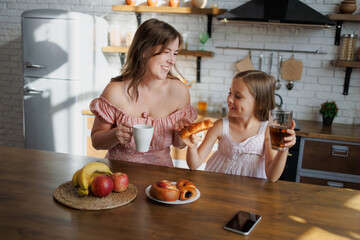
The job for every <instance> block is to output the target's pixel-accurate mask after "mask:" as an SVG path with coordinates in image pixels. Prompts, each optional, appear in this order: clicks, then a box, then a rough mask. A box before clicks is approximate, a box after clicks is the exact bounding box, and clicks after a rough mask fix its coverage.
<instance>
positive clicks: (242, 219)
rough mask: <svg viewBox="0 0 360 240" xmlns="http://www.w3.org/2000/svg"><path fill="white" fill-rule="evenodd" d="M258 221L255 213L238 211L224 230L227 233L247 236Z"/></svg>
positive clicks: (259, 217) (258, 217) (258, 218)
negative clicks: (227, 231) (231, 232)
mask: <svg viewBox="0 0 360 240" xmlns="http://www.w3.org/2000/svg"><path fill="white" fill-rule="evenodd" d="M260 219H261V216H259V215H257V214H255V213H249V212H244V211H239V212H238V213H237V214H235V216H234V217H233V218H231V220H230V221H229V222H228V223H227V224H226V225H225V226H224V228H225V229H226V230H229V231H233V232H237V233H240V234H244V235H248V234H249V233H250V232H251V230H252V229H253V228H254V226H255V225H256V224H257V223H258V222H259V221H260Z"/></svg>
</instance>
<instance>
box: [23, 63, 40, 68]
mask: <svg viewBox="0 0 360 240" xmlns="http://www.w3.org/2000/svg"><path fill="white" fill-rule="evenodd" d="M24 67H25V68H44V66H42V65H38V64H31V63H29V62H26V63H25V64H24Z"/></svg>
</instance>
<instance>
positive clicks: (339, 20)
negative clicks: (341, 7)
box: [328, 14, 360, 45]
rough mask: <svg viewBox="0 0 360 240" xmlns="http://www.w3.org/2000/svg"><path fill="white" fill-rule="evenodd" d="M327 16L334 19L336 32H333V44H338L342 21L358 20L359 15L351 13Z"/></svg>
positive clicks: (359, 20)
mask: <svg viewBox="0 0 360 240" xmlns="http://www.w3.org/2000/svg"><path fill="white" fill-rule="evenodd" d="M328 17H329V18H330V19H331V20H334V21H336V28H335V30H336V32H335V42H334V44H335V45H339V44H340V38H341V29H342V23H343V22H360V15H351V14H330V15H328Z"/></svg>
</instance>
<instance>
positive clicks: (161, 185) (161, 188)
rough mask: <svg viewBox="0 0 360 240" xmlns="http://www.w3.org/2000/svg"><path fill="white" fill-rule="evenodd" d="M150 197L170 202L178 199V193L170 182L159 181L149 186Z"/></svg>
mask: <svg viewBox="0 0 360 240" xmlns="http://www.w3.org/2000/svg"><path fill="white" fill-rule="evenodd" d="M150 195H151V196H152V197H153V198H156V199H157V200H160V201H170V202H172V201H176V200H178V199H179V196H180V191H179V189H177V188H176V186H175V185H174V184H173V183H172V182H170V181H168V180H161V181H159V182H157V183H154V184H152V185H151V188H150Z"/></svg>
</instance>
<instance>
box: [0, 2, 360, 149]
mask: <svg viewBox="0 0 360 240" xmlns="http://www.w3.org/2000/svg"><path fill="white" fill-rule="evenodd" d="M124 2H125V0H1V2H0V145H9V146H23V144H24V140H23V127H22V118H23V114H22V105H23V103H22V98H23V96H22V86H23V80H22V64H21V58H22V56H21V25H20V16H21V14H22V12H23V11H26V10H30V9H38V8H56V9H64V10H73V11H79V12H84V13H88V14H91V15H94V16H104V17H105V18H106V19H107V20H109V21H110V22H111V21H117V22H120V23H122V24H123V25H124V26H129V25H135V26H136V18H135V15H134V14H133V13H114V12H112V11H111V6H112V5H116V4H124ZM137 2H138V4H140V3H143V2H145V0H140V1H137ZM212 2H216V3H217V4H218V6H219V8H225V9H232V8H234V7H237V6H239V5H241V4H243V3H245V2H247V0H233V1H230V0H221V1H215V0H208V6H209V5H210V4H211V3H212ZM303 2H305V3H306V4H308V5H309V6H311V7H313V8H314V9H315V10H317V11H319V12H321V13H323V14H325V15H326V14H330V13H336V11H337V5H338V4H339V3H340V2H341V0H304V1H303ZM161 4H166V1H165V0H162V1H159V5H161ZM186 4H187V3H186V2H182V3H181V5H180V6H185V5H186ZM357 6H358V10H357V12H356V14H359V13H358V12H359V9H360V4H359V1H358V3H357ZM151 17H156V18H159V19H161V20H163V21H166V22H168V23H170V24H171V25H173V26H174V27H175V28H177V29H178V30H179V31H180V32H185V31H188V32H189V49H191V50H195V49H198V48H199V42H198V40H197V34H198V33H199V32H200V31H205V30H206V26H207V17H206V16H201V15H176V14H173V15H172V14H153V13H151V14H150V13H149V14H143V16H142V20H143V21H144V20H146V19H148V18H151ZM213 22H214V24H213V27H212V38H211V39H209V41H208V42H207V43H206V45H205V48H206V50H209V51H213V52H214V53H215V56H214V57H213V58H203V59H202V62H201V81H202V83H198V84H197V83H196V84H193V86H192V87H191V89H190V92H191V97H192V103H193V104H194V105H195V104H196V102H197V101H198V99H199V97H200V95H201V96H207V97H211V98H212V101H213V102H219V103H221V102H223V101H224V100H225V99H226V95H227V92H228V88H229V84H230V82H231V78H232V77H233V76H234V74H235V73H236V68H235V62H236V61H238V60H240V59H242V58H243V57H245V56H247V54H248V51H245V50H227V49H222V48H217V47H218V46H232V47H247V48H250V47H251V48H267V49H269V48H279V49H295V50H311V51H314V50H321V51H324V52H326V54H323V55H316V54H295V57H296V58H298V59H300V60H302V61H303V63H304V69H303V75H302V78H301V80H300V81H298V82H295V86H294V88H293V90H291V91H288V90H287V89H286V88H285V82H283V86H282V88H281V89H280V90H278V91H277V93H279V94H280V95H281V96H282V97H283V99H284V102H285V104H284V107H285V108H291V109H293V110H294V111H295V118H296V119H309V120H315V121H321V116H320V115H319V113H318V110H319V106H320V104H321V102H323V101H324V100H327V99H329V100H336V101H337V103H338V106H339V108H340V111H339V116H338V117H337V118H335V120H334V122H336V123H346V124H360V81H359V79H360V72H359V69H353V71H352V75H351V80H350V89H349V95H348V96H344V95H342V91H343V82H344V76H345V69H343V68H337V67H334V66H332V65H331V61H332V60H334V59H336V58H337V53H338V51H339V46H335V45H334V44H333V43H334V35H335V28H334V27H331V28H330V29H306V28H298V27H296V28H291V27H274V26H261V25H256V26H251V25H226V26H225V25H223V24H221V23H219V22H217V20H216V18H214V19H213ZM359 29H360V28H359V23H350V22H346V23H344V24H343V31H342V33H343V34H345V33H353V32H356V33H357V34H358V35H360V34H359ZM263 53H264V56H265V66H263V69H265V70H266V71H267V69H268V66H267V65H268V64H269V59H268V57H269V54H270V52H263ZM259 54H260V52H259V51H252V60H253V63H254V65H255V66H258V59H259ZM282 55H283V57H284V59H288V58H290V57H291V53H285V52H284V53H282ZM106 56H107V59H108V60H109V61H110V63H111V65H112V66H113V67H114V68H115V69H116V70H118V69H120V61H119V57H118V55H117V54H106ZM177 65H178V68H179V70H180V71H181V73H183V75H184V76H185V77H186V78H187V79H189V80H190V81H195V80H196V58H195V57H189V56H179V57H178V62H177ZM276 69H277V53H274V65H273V67H272V74H275V75H276Z"/></svg>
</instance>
